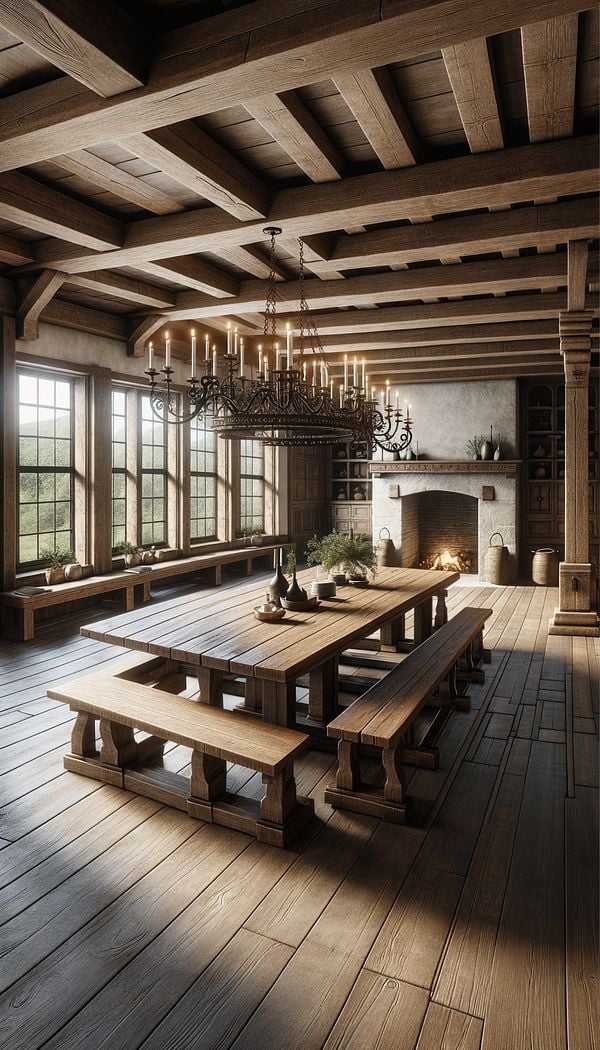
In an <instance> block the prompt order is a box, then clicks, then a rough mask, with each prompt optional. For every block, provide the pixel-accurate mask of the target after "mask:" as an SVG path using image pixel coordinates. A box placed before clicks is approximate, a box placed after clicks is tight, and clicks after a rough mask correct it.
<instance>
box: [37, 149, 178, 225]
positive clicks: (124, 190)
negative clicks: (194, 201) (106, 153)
mask: <svg viewBox="0 0 600 1050" xmlns="http://www.w3.org/2000/svg"><path fill="white" fill-rule="evenodd" d="M52 163H53V164H56V165H57V166H58V167H59V168H62V169H63V171H68V172H70V173H71V174H72V175H77V176H78V177H79V178H80V179H85V180H86V182H89V183H91V185H92V186H98V187H99V188H100V189H103V190H107V191H108V192H109V193H114V194H115V196H116V197H120V198H121V200H124V201H129V203H130V204H136V205H137V207H138V208H145V209H146V211H152V212H154V213H155V214H156V215H171V214H172V213H173V212H176V211H184V208H183V205H182V204H179V203H178V202H177V201H176V200H174V199H173V198H172V197H168V196H167V194H166V193H162V192H161V190H157V189H155V188H154V186H150V185H149V184H148V183H147V182H144V181H143V179H138V178H136V177H135V175H130V174H129V172H128V171H123V170H122V169H121V168H118V167H117V166H116V164H109V163H108V162H107V161H105V160H102V158H101V157H96V155H95V154H94V153H90V152H89V150H84V149H82V150H77V151H76V152H75V153H69V154H67V155H64V156H62V157H53V159H52Z"/></svg>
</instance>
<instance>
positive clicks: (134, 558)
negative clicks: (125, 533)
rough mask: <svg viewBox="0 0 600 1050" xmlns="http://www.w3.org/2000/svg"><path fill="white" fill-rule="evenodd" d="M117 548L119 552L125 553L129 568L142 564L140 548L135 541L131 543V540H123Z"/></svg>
mask: <svg viewBox="0 0 600 1050" xmlns="http://www.w3.org/2000/svg"><path fill="white" fill-rule="evenodd" d="M115 550H116V551H117V553H118V554H122V555H123V557H124V559H125V564H126V566H127V568H128V569H133V568H135V566H136V565H141V564H142V557H141V554H140V551H139V548H138V547H137V545H136V544H135V543H131V542H130V541H129V540H123V542H122V543H118V544H117V546H116V548H115Z"/></svg>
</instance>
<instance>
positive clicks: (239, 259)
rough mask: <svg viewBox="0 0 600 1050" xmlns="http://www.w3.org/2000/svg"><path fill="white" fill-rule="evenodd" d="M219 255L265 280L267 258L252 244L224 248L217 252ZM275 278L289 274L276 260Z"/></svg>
mask: <svg viewBox="0 0 600 1050" xmlns="http://www.w3.org/2000/svg"><path fill="white" fill-rule="evenodd" d="M219 257H220V258H221V259H224V260H225V261H227V262H230V263H233V265H234V266H239V268H240V270H245V271H246V273H250V274H252V276H253V277H260V278H262V279H263V280H266V279H267V277H268V276H269V273H270V268H269V259H268V257H267V256H266V255H265V253H264V252H263V250H262V249H261V248H259V247H257V246H256V245H254V244H246V245H240V246H239V247H236V248H224V249H223V250H222V251H220V252H219ZM274 272H275V280H276V281H285V280H286V278H287V277H288V276H289V274H288V273H287V271H286V270H284V269H283V267H282V266H281V265H279V264H278V263H277V262H276V263H275V267H274Z"/></svg>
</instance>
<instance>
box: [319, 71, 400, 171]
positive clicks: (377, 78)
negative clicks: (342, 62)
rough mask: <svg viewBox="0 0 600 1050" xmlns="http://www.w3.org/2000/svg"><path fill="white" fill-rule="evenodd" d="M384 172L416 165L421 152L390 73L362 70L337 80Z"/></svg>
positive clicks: (344, 74) (342, 75) (337, 85)
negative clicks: (386, 169)
mask: <svg viewBox="0 0 600 1050" xmlns="http://www.w3.org/2000/svg"><path fill="white" fill-rule="evenodd" d="M334 84H335V86H336V88H337V89H338V91H339V92H340V94H341V95H342V96H343V98H344V101H345V102H346V104H347V106H348V107H349V109H350V110H351V111H352V113H353V114H354V116H355V117H356V119H357V121H358V123H359V124H360V126H361V128H362V130H363V131H364V133H365V135H366V137H367V138H368V140H369V142H370V143H371V146H372V147H373V150H374V151H375V153H376V154H377V156H378V158H379V160H380V161H381V163H382V164H383V166H384V168H405V167H407V165H409V164H416V163H417V160H418V159H420V153H421V150H420V148H419V142H418V139H417V137H416V135H415V132H414V129H413V127H412V124H411V122H410V120H409V119H408V116H407V115H406V112H405V109H404V106H403V105H402V103H401V101H400V99H399V98H398V93H397V91H396V88H395V87H394V84H393V81H392V78H391V76H390V74H389V72H388V70H387V69H359V70H356V71H355V72H351V73H343V74H341V75H338V76H336V77H334Z"/></svg>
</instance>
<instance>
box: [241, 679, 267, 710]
mask: <svg viewBox="0 0 600 1050" xmlns="http://www.w3.org/2000/svg"><path fill="white" fill-rule="evenodd" d="M262 686H263V684H262V680H261V679H260V678H250V677H248V678H247V679H246V691H245V694H244V707H245V708H247V710H249V711H256V712H257V713H258V714H261V713H262V707H263V699H262Z"/></svg>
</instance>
